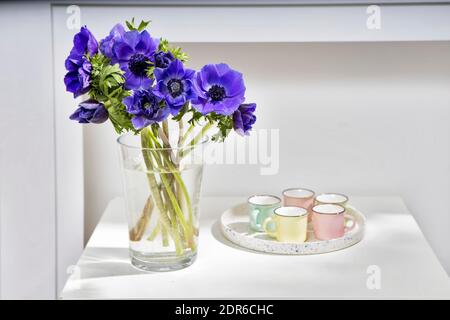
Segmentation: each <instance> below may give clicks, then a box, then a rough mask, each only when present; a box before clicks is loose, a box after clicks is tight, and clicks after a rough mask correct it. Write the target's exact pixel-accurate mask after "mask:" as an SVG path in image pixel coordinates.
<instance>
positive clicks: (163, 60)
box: [153, 51, 175, 69]
mask: <svg viewBox="0 0 450 320" xmlns="http://www.w3.org/2000/svg"><path fill="white" fill-rule="evenodd" d="M173 60H175V58H174V56H173V54H172V53H171V52H170V51H169V52H163V51H159V52H157V53H155V54H154V55H153V64H154V65H155V68H163V69H165V68H167V67H168V66H169V64H170V63H171V62H172V61H173Z"/></svg>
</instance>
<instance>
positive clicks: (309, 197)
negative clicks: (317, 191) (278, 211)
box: [283, 188, 314, 221]
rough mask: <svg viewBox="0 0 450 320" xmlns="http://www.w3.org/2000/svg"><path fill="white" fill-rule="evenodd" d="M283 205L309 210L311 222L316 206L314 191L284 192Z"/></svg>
mask: <svg viewBox="0 0 450 320" xmlns="http://www.w3.org/2000/svg"><path fill="white" fill-rule="evenodd" d="M283 205H284V206H286V207H300V208H305V209H306V210H308V220H309V221H311V208H312V207H313V206H314V191H312V190H309V189H302V188H290V189H285V190H283Z"/></svg>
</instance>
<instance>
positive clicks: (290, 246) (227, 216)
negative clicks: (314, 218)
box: [221, 203, 365, 255]
mask: <svg viewBox="0 0 450 320" xmlns="http://www.w3.org/2000/svg"><path fill="white" fill-rule="evenodd" d="M347 213H348V214H349V215H352V216H353V217H354V218H355V221H356V226H355V227H354V228H353V229H352V230H350V231H347V232H346V233H345V235H344V236H343V237H341V238H336V239H332V240H317V239H315V238H314V233H313V232H312V225H311V224H309V226H308V238H307V240H306V242H304V243H288V242H278V241H277V240H275V239H274V238H271V237H269V236H268V235H267V234H265V233H263V232H256V231H253V230H251V229H250V227H249V222H248V206H247V204H246V203H243V204H240V205H237V206H235V207H233V208H230V209H228V210H227V211H225V212H224V213H223V214H222V217H221V227H222V232H223V234H224V235H225V237H226V238H227V239H228V240H230V241H231V242H233V243H235V244H237V245H239V246H241V247H244V248H248V249H252V250H256V251H261V252H268V253H276V254H293V255H307V254H318V253H326V252H332V251H336V250H341V249H344V248H348V247H350V246H352V245H354V244H356V243H358V242H359V241H361V239H362V238H363V237H364V227H365V218H364V215H363V214H362V213H361V212H359V211H358V210H357V209H355V208H354V207H352V206H348V208H347Z"/></svg>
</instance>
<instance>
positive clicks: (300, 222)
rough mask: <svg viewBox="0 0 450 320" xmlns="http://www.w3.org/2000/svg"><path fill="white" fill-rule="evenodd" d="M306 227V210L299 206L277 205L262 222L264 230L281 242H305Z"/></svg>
mask: <svg viewBox="0 0 450 320" xmlns="http://www.w3.org/2000/svg"><path fill="white" fill-rule="evenodd" d="M307 227H308V210H306V209H304V208H300V207H279V208H277V209H275V210H274V214H273V215H272V216H271V217H268V218H267V219H266V220H264V223H263V229H264V231H265V232H266V233H267V234H268V235H269V236H271V237H273V238H276V239H277V240H278V241H281V242H296V243H302V242H305V241H306V235H307Z"/></svg>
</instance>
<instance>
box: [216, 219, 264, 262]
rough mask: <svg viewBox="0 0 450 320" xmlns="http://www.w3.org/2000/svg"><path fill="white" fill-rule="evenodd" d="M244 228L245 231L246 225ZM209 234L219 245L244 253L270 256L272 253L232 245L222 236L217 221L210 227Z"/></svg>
mask: <svg viewBox="0 0 450 320" xmlns="http://www.w3.org/2000/svg"><path fill="white" fill-rule="evenodd" d="M244 227H245V229H248V224H247V223H245V224H243V225H242V228H244ZM211 234H212V236H213V237H214V239H216V240H217V241H219V242H220V243H222V244H224V245H226V246H228V247H230V248H233V249H238V250H241V251H245V252H251V253H254V254H262V255H272V253H267V252H259V251H254V250H250V249H247V248H244V247H241V246H238V245H237V244H234V243H233V242H231V241H230V240H228V239H227V238H225V236H224V235H223V233H222V230H221V228H220V221H219V220H217V221H216V222H214V224H213V225H212V226H211ZM263 237H264V238H265V236H263Z"/></svg>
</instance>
